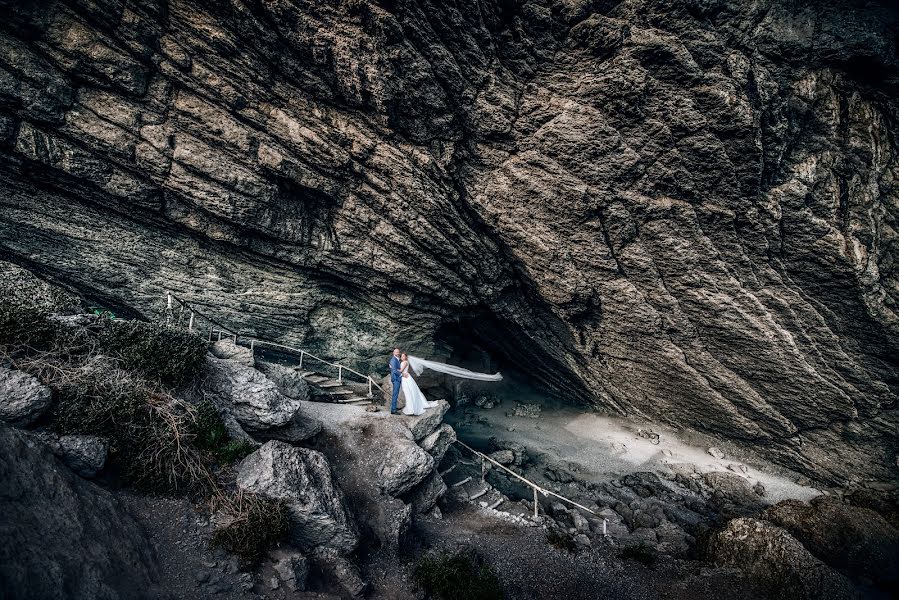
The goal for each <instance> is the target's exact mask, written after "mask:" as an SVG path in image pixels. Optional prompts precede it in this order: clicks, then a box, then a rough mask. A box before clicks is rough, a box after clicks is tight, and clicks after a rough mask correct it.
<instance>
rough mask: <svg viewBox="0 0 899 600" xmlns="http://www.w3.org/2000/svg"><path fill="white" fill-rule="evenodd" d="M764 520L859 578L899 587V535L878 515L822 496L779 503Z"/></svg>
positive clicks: (823, 558)
mask: <svg viewBox="0 0 899 600" xmlns="http://www.w3.org/2000/svg"><path fill="white" fill-rule="evenodd" d="M764 518H765V519H767V520H768V521H770V522H772V523H774V524H775V525H778V526H780V527H783V528H784V529H786V530H787V531H789V532H790V534H792V535H793V537H795V538H796V539H798V540H799V541H800V542H802V545H803V546H805V547H806V548H808V550H809V551H810V552H811V553H812V554H814V555H815V556H816V557H818V558H820V559H821V560H822V561H824V562H825V563H827V564H828V565H830V566H831V567H833V568H835V569H839V570H840V571H842V572H844V573H847V574H848V575H850V576H851V577H853V578H854V579H862V578H863V579H867V580H869V581H873V582H876V583H878V584H883V585H892V586H894V587H896V585H897V583H899V531H897V530H896V528H895V527H893V526H892V525H890V524H889V523H888V522H887V521H886V520H885V519H884V518H883V517H882V516H880V515H879V514H877V513H876V512H874V511H873V510H868V509H865V508H860V507H856V506H851V505H848V504H844V503H842V502H840V501H839V500H836V499H834V498H827V497H821V498H817V499H815V500H813V501H812V502H811V504H806V503H804V502H799V501H798V500H786V501H784V502H780V503H778V504H777V505H775V506H772V507H771V508H769V509H768V510H766V511H765V513H764Z"/></svg>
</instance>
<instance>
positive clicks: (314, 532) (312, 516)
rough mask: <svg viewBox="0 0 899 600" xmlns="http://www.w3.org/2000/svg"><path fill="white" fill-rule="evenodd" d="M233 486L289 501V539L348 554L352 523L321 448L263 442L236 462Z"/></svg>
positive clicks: (353, 538)
mask: <svg viewBox="0 0 899 600" xmlns="http://www.w3.org/2000/svg"><path fill="white" fill-rule="evenodd" d="M237 485H238V487H240V488H241V489H244V490H248V491H251V492H255V493H257V494H262V495H263V496H268V497H269V498H277V499H280V500H283V501H284V502H285V503H286V504H287V509H288V512H289V514H290V539H291V542H292V543H294V544H296V545H297V546H298V547H299V548H300V549H302V550H304V551H310V550H314V549H317V548H325V549H333V550H335V551H337V552H339V553H349V552H352V550H353V549H354V548H355V547H356V544H357V543H358V533H357V530H356V524H355V522H354V521H353V520H352V517H351V516H350V513H349V511H348V509H347V507H346V504H345V501H344V498H343V493H342V492H341V490H340V489H339V488H338V487H337V486H336V485H335V483H334V481H333V480H332V477H331V470H330V466H329V465H328V461H327V459H325V456H324V455H323V454H321V453H320V452H317V451H315V450H308V449H306V448H298V447H296V446H291V445H289V444H286V443H284V442H279V441H271V442H267V443H266V444H264V445H263V446H262V447H261V448H259V449H258V450H257V451H255V452H254V453H253V454H251V455H249V456H248V457H247V458H245V459H244V460H243V462H241V463H240V466H239V468H238V473H237Z"/></svg>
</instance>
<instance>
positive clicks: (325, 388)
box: [302, 371, 371, 406]
mask: <svg viewBox="0 0 899 600" xmlns="http://www.w3.org/2000/svg"><path fill="white" fill-rule="evenodd" d="M302 377H303V379H305V380H306V382H307V383H308V384H309V386H310V387H311V388H312V389H311V394H310V398H309V399H310V400H312V401H313V402H330V403H334V404H352V405H354V406H363V405H367V404H371V399H370V398H368V397H366V396H361V395H360V393H359V391H358V390H356V389H354V388H353V386H351V385H348V384H346V383H345V382H343V381H339V380H337V379H333V378H331V377H328V376H327V375H323V374H322V373H319V372H317V371H306V372H304V373H302Z"/></svg>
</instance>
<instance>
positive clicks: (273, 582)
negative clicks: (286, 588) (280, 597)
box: [268, 575, 281, 590]
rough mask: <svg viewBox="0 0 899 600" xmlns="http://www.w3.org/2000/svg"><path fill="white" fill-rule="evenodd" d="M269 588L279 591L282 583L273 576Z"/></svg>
mask: <svg viewBox="0 0 899 600" xmlns="http://www.w3.org/2000/svg"><path fill="white" fill-rule="evenodd" d="M268 587H269V588H271V589H273V590H276V589H278V588H279V587H281V582H280V581H278V578H277V577H275V576H274V575H272V576H271V578H270V579H269V580H268Z"/></svg>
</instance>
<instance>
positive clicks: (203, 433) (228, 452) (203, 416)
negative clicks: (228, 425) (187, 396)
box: [192, 400, 255, 465]
mask: <svg viewBox="0 0 899 600" xmlns="http://www.w3.org/2000/svg"><path fill="white" fill-rule="evenodd" d="M192 431H193V433H194V436H195V438H194V445H195V446H196V447H197V448H199V449H200V450H203V451H205V452H207V453H208V454H210V455H211V456H212V457H213V458H214V459H215V460H216V461H217V462H218V463H220V464H223V465H230V464H231V463H233V462H235V461H238V460H240V459H242V458H244V457H246V456H247V455H248V454H250V453H251V452H253V450H255V448H254V446H253V444H251V443H250V442H248V441H246V440H232V439H230V437H229V435H228V430H227V429H225V423H224V422H223V421H222V418H221V416H219V413H218V411H217V410H216V409H215V407H214V406H213V405H212V403H211V402H209V401H208V400H203V401H202V402H200V404H198V405H197V411H196V419H195V420H194V423H193V425H192Z"/></svg>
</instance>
